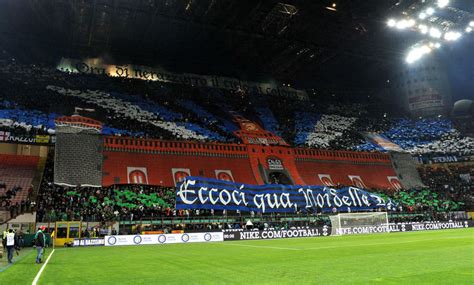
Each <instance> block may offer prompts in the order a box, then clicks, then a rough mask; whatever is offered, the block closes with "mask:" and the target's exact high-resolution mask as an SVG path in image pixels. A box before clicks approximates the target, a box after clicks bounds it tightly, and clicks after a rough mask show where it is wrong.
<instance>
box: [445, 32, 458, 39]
mask: <svg viewBox="0 0 474 285" xmlns="http://www.w3.org/2000/svg"><path fill="white" fill-rule="evenodd" d="M461 36H462V34H461V33H459V32H446V34H444V39H445V40H447V41H456V40H458V39H459V38H460V37H461Z"/></svg>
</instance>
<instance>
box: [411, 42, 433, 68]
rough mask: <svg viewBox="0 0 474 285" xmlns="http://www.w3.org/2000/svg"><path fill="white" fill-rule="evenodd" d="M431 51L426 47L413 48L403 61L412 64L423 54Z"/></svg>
mask: <svg viewBox="0 0 474 285" xmlns="http://www.w3.org/2000/svg"><path fill="white" fill-rule="evenodd" d="M431 50H432V49H431V48H430V47H429V46H428V45H422V46H418V47H414V48H412V49H411V50H410V51H409V52H408V55H407V57H406V58H405V60H406V62H407V63H409V64H412V63H414V62H415V61H418V60H419V59H421V58H422V57H423V56H424V55H425V54H428V53H430V52H431Z"/></svg>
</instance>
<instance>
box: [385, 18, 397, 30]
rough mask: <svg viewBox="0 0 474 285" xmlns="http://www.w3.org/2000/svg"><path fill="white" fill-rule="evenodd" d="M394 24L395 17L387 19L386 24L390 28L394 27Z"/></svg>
mask: <svg viewBox="0 0 474 285" xmlns="http://www.w3.org/2000/svg"><path fill="white" fill-rule="evenodd" d="M396 24H397V21H395V19H388V21H387V26H389V27H391V28H393V27H395V25H396Z"/></svg>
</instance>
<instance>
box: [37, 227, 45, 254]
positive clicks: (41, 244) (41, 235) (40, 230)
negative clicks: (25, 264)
mask: <svg viewBox="0 0 474 285" xmlns="http://www.w3.org/2000/svg"><path fill="white" fill-rule="evenodd" d="M45 228H46V227H45V226H41V227H40V228H38V231H37V232H36V235H35V245H36V251H37V252H38V254H37V255H36V263H41V257H42V255H43V248H44V247H45V245H46V239H45V238H44V233H43V231H44V229H45Z"/></svg>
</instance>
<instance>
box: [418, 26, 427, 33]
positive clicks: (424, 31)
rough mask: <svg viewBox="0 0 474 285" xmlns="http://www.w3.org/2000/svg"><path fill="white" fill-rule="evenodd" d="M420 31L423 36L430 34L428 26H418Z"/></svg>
mask: <svg viewBox="0 0 474 285" xmlns="http://www.w3.org/2000/svg"><path fill="white" fill-rule="evenodd" d="M418 29H419V30H420V32H421V33H422V34H426V33H428V26H427V25H423V24H420V25H418Z"/></svg>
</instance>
